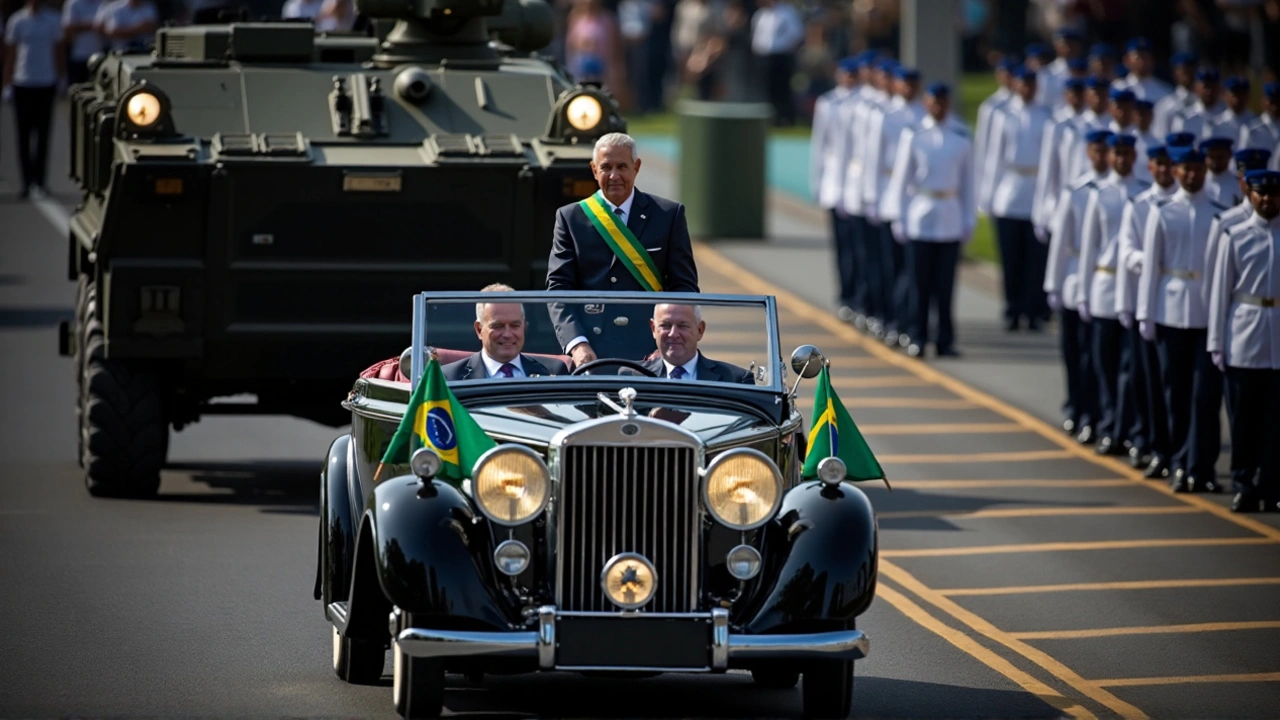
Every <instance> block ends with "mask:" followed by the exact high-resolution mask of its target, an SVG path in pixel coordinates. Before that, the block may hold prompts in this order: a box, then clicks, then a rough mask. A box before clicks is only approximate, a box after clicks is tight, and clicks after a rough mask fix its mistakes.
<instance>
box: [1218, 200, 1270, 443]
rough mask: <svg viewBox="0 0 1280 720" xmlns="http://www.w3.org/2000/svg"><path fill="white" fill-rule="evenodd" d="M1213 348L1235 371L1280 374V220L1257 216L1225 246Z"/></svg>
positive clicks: (1229, 237)
mask: <svg viewBox="0 0 1280 720" xmlns="http://www.w3.org/2000/svg"><path fill="white" fill-rule="evenodd" d="M1268 301H1270V302H1269V303H1268ZM1268 304H1269V305H1270V307H1265V305H1268ZM1208 348H1209V352H1221V353H1225V355H1226V364H1227V365H1230V366H1232V367H1238V368H1258V369H1267V370H1280V218H1277V219H1273V220H1266V219H1264V218H1263V217H1262V216H1261V215H1258V214H1256V213H1254V214H1253V216H1252V217H1250V218H1249V219H1248V220H1246V221H1244V222H1243V223H1240V224H1239V225H1236V226H1235V227H1233V228H1231V229H1230V230H1229V231H1228V232H1227V235H1226V237H1225V238H1224V240H1223V242H1222V243H1221V245H1220V246H1219V248H1218V258H1217V261H1216V262H1214V273H1213V285H1212V290H1211V298H1210V302H1209V342H1208ZM1276 410H1277V409H1276V408H1271V411H1272V412H1275V411H1276ZM1272 442H1276V438H1272Z"/></svg>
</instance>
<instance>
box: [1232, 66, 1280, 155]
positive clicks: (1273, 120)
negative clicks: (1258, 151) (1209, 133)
mask: <svg viewBox="0 0 1280 720" xmlns="http://www.w3.org/2000/svg"><path fill="white" fill-rule="evenodd" d="M1262 96H1263V99H1264V102H1263V106H1262V107H1263V113H1262V114H1261V115H1259V116H1258V117H1256V118H1254V119H1253V121H1252V122H1249V123H1246V124H1245V126H1244V127H1243V128H1241V129H1240V137H1239V139H1238V141H1237V144H1236V147H1238V148H1266V149H1268V150H1271V151H1272V157H1271V168H1272V169H1275V166H1276V162H1277V160H1280V153H1277V152H1275V149H1276V148H1277V147H1280V83H1267V84H1266V85H1265V86H1263V88H1262Z"/></svg>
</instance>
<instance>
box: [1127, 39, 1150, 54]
mask: <svg viewBox="0 0 1280 720" xmlns="http://www.w3.org/2000/svg"><path fill="white" fill-rule="evenodd" d="M1124 50H1125V52H1151V43H1149V42H1147V39H1146V38H1144V37H1142V36H1138V37H1135V38H1130V39H1129V42H1128V44H1126V45H1125V46H1124Z"/></svg>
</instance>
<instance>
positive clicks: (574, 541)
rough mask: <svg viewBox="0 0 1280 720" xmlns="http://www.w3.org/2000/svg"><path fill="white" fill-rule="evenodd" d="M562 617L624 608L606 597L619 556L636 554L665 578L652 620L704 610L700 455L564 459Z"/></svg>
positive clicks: (652, 605) (671, 450) (616, 451)
mask: <svg viewBox="0 0 1280 720" xmlns="http://www.w3.org/2000/svg"><path fill="white" fill-rule="evenodd" d="M560 462H561V467H562V472H561V475H560V477H561V478H562V485H561V488H560V503H561V504H560V511H559V513H558V522H559V523H560V527H559V530H558V534H559V536H560V546H559V550H558V552H557V559H558V561H559V586H558V592H557V597H556V604H557V605H558V606H559V608H560V609H561V610H568V611H580V612H608V611H615V610H617V609H618V608H617V607H616V606H614V605H613V603H611V602H609V601H608V600H607V599H606V598H605V596H604V592H603V591H602V590H601V589H600V572H601V570H602V569H603V568H604V565H605V563H606V562H608V561H609V559H610V558H612V557H613V556H614V555H617V554H618V553H624V552H636V553H640V554H641V555H643V556H645V557H646V558H648V559H649V560H650V561H651V562H652V563H653V564H654V567H655V568H656V570H657V573H658V591H657V596H656V597H654V599H653V600H651V601H650V602H649V603H648V604H646V605H645V606H644V608H643V610H644V611H645V612H681V613H684V612H694V611H695V610H696V609H697V595H696V593H697V587H696V585H697V568H698V560H697V559H698V517H697V512H698V472H697V454H696V450H695V449H694V448H692V447H639V446H637V447H628V446H570V447H566V448H565V449H564V451H563V454H562V456H561V461H560Z"/></svg>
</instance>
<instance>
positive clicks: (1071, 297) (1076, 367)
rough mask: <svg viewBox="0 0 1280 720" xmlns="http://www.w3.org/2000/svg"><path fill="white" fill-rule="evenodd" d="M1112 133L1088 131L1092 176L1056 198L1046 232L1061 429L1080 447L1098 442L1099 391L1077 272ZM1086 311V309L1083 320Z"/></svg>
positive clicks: (1047, 289) (1080, 277) (1047, 281)
mask: <svg viewBox="0 0 1280 720" xmlns="http://www.w3.org/2000/svg"><path fill="white" fill-rule="evenodd" d="M1112 135H1114V133H1112V132H1111V131H1110V130H1091V131H1089V134H1088V135H1086V136H1085V153H1086V155H1087V157H1088V158H1089V170H1090V172H1088V173H1086V174H1084V175H1081V176H1080V177H1079V178H1077V179H1076V181H1075V182H1073V183H1072V184H1071V185H1069V186H1068V187H1067V189H1066V190H1064V191H1063V193H1062V198H1061V199H1060V200H1058V212H1057V217H1055V218H1054V223H1053V228H1052V229H1051V230H1050V233H1049V262H1048V265H1047V267H1046V268H1045V273H1044V291H1045V292H1046V293H1048V299H1049V307H1050V308H1051V309H1053V310H1054V311H1055V312H1059V316H1058V317H1059V322H1060V323H1061V325H1060V328H1059V329H1060V330H1061V333H1062V335H1061V341H1062V363H1063V365H1064V366H1065V369H1066V380H1067V398H1066V402H1064V403H1063V406H1062V411H1063V415H1065V418H1064V419H1063V423H1062V428H1063V429H1064V430H1066V431H1067V432H1068V433H1072V434H1074V435H1075V436H1076V439H1077V440H1079V441H1080V443H1081V444H1084V445H1091V444H1093V443H1094V442H1095V441H1096V440H1097V435H1096V434H1095V432H1096V431H1095V429H1094V423H1095V422H1096V421H1097V391H1096V388H1095V384H1094V374H1093V372H1092V371H1091V370H1090V368H1091V366H1092V362H1091V361H1090V352H1089V349H1090V345H1091V343H1090V337H1089V336H1090V332H1089V325H1088V324H1087V323H1086V322H1084V320H1083V319H1082V317H1081V314H1080V306H1081V305H1084V304H1085V302H1086V297H1085V293H1086V291H1087V289H1086V288H1085V287H1084V283H1083V279H1084V273H1082V272H1081V265H1080V259H1081V258H1080V254H1081V250H1082V241H1083V231H1084V222H1085V211H1086V210H1087V209H1088V205H1089V197H1090V195H1091V194H1092V193H1093V191H1094V189H1096V188H1097V187H1098V183H1100V182H1101V181H1102V180H1103V179H1104V178H1105V177H1106V176H1107V171H1108V168H1109V166H1108V156H1107V142H1108V141H1109V140H1110V138H1111V136H1112ZM1087 316H1088V308H1087V307H1086V309H1085V317H1087Z"/></svg>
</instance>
